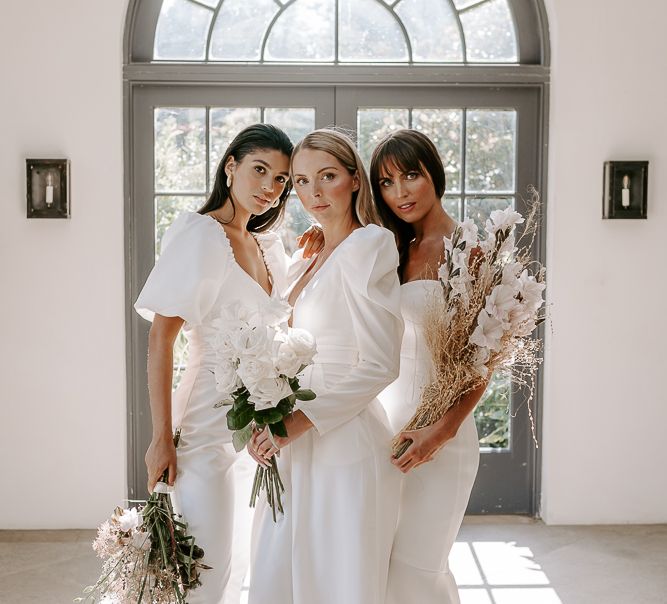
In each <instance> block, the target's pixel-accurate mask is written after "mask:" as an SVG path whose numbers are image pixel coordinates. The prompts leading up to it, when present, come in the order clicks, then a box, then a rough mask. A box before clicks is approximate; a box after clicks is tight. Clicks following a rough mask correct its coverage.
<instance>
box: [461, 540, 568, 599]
mask: <svg viewBox="0 0 667 604" xmlns="http://www.w3.org/2000/svg"><path fill="white" fill-rule="evenodd" d="M449 565H450V568H451V570H452V573H453V574H454V577H456V583H457V585H458V586H459V594H460V596H461V604H562V602H561V599H560V598H559V597H558V595H557V594H556V591H555V590H554V589H553V588H552V587H548V586H549V579H548V577H547V576H546V574H544V572H542V569H541V567H540V565H539V564H537V563H536V562H535V561H534V560H533V552H532V551H531V550H530V548H527V547H520V546H518V545H517V544H516V542H514V541H508V542H505V541H475V542H472V543H468V542H465V541H458V542H456V543H455V544H454V547H453V548H452V552H451V554H450V557H449Z"/></svg>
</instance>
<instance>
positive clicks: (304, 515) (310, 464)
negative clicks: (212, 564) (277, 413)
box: [249, 225, 403, 604]
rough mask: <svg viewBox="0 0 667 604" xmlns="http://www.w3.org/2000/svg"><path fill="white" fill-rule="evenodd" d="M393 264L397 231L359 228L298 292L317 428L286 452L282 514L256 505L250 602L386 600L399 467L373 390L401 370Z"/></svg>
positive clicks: (371, 603)
mask: <svg viewBox="0 0 667 604" xmlns="http://www.w3.org/2000/svg"><path fill="white" fill-rule="evenodd" d="M397 265H398V253H397V251H396V245H395V243H394V237H393V235H392V234H391V233H390V232H389V231H387V230H386V229H383V228H381V227H378V226H376V225H369V226H366V227H363V228H359V229H357V230H355V231H353V232H352V234H350V235H349V237H347V239H345V240H344V241H343V242H342V243H340V245H339V246H338V247H337V248H336V249H335V250H334V252H333V253H332V254H331V256H330V257H329V258H328V259H327V260H326V262H325V263H324V264H323V265H322V267H321V268H320V269H319V270H318V271H317V273H316V274H315V275H314V276H313V278H312V279H311V281H310V282H309V283H308V284H307V285H306V286H305V288H304V289H303V291H302V292H301V293H300V295H299V296H298V298H297V299H296V301H295V304H294V314H293V323H294V326H295V327H300V328H304V329H307V330H308V331H310V332H311V333H312V334H313V335H314V336H315V339H316V341H317V355H316V357H315V363H314V364H313V365H311V366H310V367H308V368H307V369H306V371H305V374H304V377H303V378H302V379H301V380H300V381H301V384H302V386H303V387H306V388H311V389H312V390H313V391H314V392H315V393H316V394H317V398H315V399H314V400H313V401H308V402H301V403H300V404H299V408H300V409H301V410H302V411H303V412H304V413H305V414H306V415H307V416H308V418H309V419H310V420H311V421H312V422H313V425H314V428H312V429H311V430H309V431H308V432H306V433H305V434H303V435H302V436H300V437H299V438H298V439H296V440H295V441H294V442H293V443H291V444H290V445H289V446H287V447H285V448H283V449H282V450H281V452H280V457H279V459H278V465H279V468H280V472H281V475H282V478H283V482H284V483H285V488H286V493H285V497H284V508H285V514H284V515H281V516H279V517H278V520H277V522H276V523H274V522H273V518H272V516H271V511H270V509H269V508H268V506H266V504H265V503H264V501H263V500H264V498H263V497H262V503H261V504H260V507H258V510H257V512H256V514H255V524H254V528H253V549H252V575H251V581H250V595H249V604H267V603H271V604H384V598H385V590H386V584H387V574H388V568H389V556H390V551H391V544H392V540H393V536H394V530H395V527H396V519H397V513H398V501H399V486H400V472H399V471H398V470H397V469H396V468H395V467H394V466H393V465H392V464H391V462H390V455H391V431H390V429H389V424H388V421H387V417H386V415H385V412H384V410H383V408H382V406H381V405H380V403H379V401H378V400H377V398H376V397H377V395H378V393H379V392H381V391H382V390H383V389H384V388H385V387H386V386H387V385H388V384H389V383H390V382H392V381H393V380H394V379H395V378H396V376H397V375H398V369H399V354H400V345H401V336H402V333H403V321H402V319H401V313H400V290H399V283H398V278H397V274H396V267H397ZM303 269H305V266H303ZM301 273H303V271H301ZM296 276H299V275H296Z"/></svg>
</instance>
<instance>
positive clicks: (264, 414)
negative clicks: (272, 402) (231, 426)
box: [254, 408, 283, 424]
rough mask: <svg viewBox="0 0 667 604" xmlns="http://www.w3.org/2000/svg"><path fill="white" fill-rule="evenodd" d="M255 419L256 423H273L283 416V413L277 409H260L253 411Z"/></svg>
mask: <svg viewBox="0 0 667 604" xmlns="http://www.w3.org/2000/svg"><path fill="white" fill-rule="evenodd" d="M254 417H255V421H256V422H257V423H258V424H275V423H276V422H279V421H280V420H282V418H283V414H282V413H281V412H280V411H278V409H275V408H271V409H262V411H255V414H254Z"/></svg>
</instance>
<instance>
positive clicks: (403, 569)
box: [380, 280, 479, 604]
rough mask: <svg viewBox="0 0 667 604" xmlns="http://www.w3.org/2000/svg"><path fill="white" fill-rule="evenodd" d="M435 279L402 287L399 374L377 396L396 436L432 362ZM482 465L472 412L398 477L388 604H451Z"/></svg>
mask: <svg viewBox="0 0 667 604" xmlns="http://www.w3.org/2000/svg"><path fill="white" fill-rule="evenodd" d="M439 289H440V284H439V282H438V281H432V280H418V281H410V282H407V283H404V284H403V285H402V286H401V309H402V312H403V319H404V321H405V333H404V335H403V343H402V347H401V370H400V374H399V377H398V379H397V380H396V381H395V382H394V383H393V384H391V386H389V387H388V388H387V389H386V390H385V391H384V392H383V393H382V394H381V395H380V400H381V401H382V404H383V405H384V407H385V409H386V410H387V414H388V416H389V420H390V422H391V425H392V428H393V430H394V433H398V432H399V431H400V430H401V429H402V428H403V427H404V426H405V424H407V423H408V421H409V420H410V419H411V417H412V416H413V415H414V412H415V409H416V407H417V405H418V404H419V402H420V398H421V390H422V388H423V387H424V386H425V385H426V384H427V383H428V382H429V381H430V380H431V377H432V371H433V364H432V361H431V357H430V353H429V350H428V347H427V345H426V340H425V337H424V333H423V317H424V310H425V306H426V304H427V300H428V297H429V296H430V295H437V294H438V291H437V290H439ZM478 465H479V442H478V438H477V428H476V426H475V420H474V417H473V415H472V414H470V415H469V416H468V417H467V418H466V419H465V420H464V421H463V423H462V424H461V426H460V428H459V430H458V432H457V434H456V436H455V437H454V438H453V439H452V440H450V441H448V442H447V443H446V444H445V446H444V447H443V448H442V449H440V451H439V452H438V453H437V454H436V456H435V457H434V458H433V459H432V460H431V461H429V462H427V463H425V464H422V465H421V466H419V467H417V468H415V469H412V470H410V471H409V472H408V473H407V474H406V475H405V477H404V479H403V484H402V488H401V505H400V512H399V521H398V527H397V531H396V538H395V541H394V547H393V551H392V555H391V566H390V569H389V585H388V588H387V604H406V603H412V602H419V604H454V603H457V602H459V596H458V590H457V587H456V581H455V580H454V577H453V575H452V573H451V572H450V570H449V564H448V557H449V552H450V550H451V548H452V545H453V544H454V541H455V540H456V535H457V534H458V531H459V528H460V526H461V522H462V520H463V516H464V514H465V510H466V507H467V505H468V499H469V498H470V492H471V490H472V486H473V483H474V482H475V476H476V474H477V467H478Z"/></svg>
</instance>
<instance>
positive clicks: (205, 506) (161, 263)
mask: <svg viewBox="0 0 667 604" xmlns="http://www.w3.org/2000/svg"><path fill="white" fill-rule="evenodd" d="M255 237H256V240H257V242H258V245H259V246H260V248H261V250H262V252H263V256H264V260H265V262H266V265H267V268H268V270H269V272H270V274H271V277H272V282H273V290H272V296H279V295H280V294H281V293H283V292H284V288H285V285H286V276H287V275H286V271H287V263H286V256H285V251H284V248H283V246H282V243H281V241H280V239H279V237H278V236H277V235H276V234H274V233H270V232H269V233H263V234H258V235H256V236H255ZM269 299H270V296H269V294H267V293H266V291H265V290H264V289H263V288H262V287H261V286H260V285H259V283H257V282H256V281H255V280H254V279H252V278H251V277H250V275H248V274H247V273H246V272H245V271H244V270H243V269H242V268H241V266H240V265H239V264H238V263H237V262H236V260H235V259H234V253H233V251H232V247H231V244H230V242H229V240H228V238H227V235H226V233H225V230H224V229H223V228H222V226H221V225H220V224H219V223H218V222H217V221H216V220H215V219H214V218H212V217H210V216H206V215H201V214H196V213H191V212H186V213H184V214H181V215H180V216H179V217H178V218H177V219H176V220H175V221H174V223H173V224H172V225H171V227H170V228H169V229H168V231H167V232H166V233H165V235H164V238H163V241H162V250H161V254H160V257H159V259H158V261H157V262H156V264H155V267H154V268H153V270H152V271H151V273H150V275H149V277H148V280H147V281H146V284H145V285H144V287H143V289H142V291H141V294H140V295H139V298H138V299H137V301H136V303H135V308H136V310H137V312H139V314H140V315H141V316H143V317H144V318H146V319H148V320H152V318H153V315H154V314H155V313H158V314H160V315H163V316H166V317H181V318H182V319H184V320H185V324H184V326H183V330H184V333H185V335H186V337H187V339H188V345H189V350H188V362H187V367H186V369H185V372H184V374H183V376H182V379H181V382H180V384H179V387H178V389H177V390H176V392H175V394H174V397H173V404H172V421H173V426H174V428H176V427H179V426H180V427H181V441H180V444H179V446H178V448H177V450H176V454H177V476H176V482H175V485H174V493H173V500H174V506H175V509H176V511H177V512H179V513H180V514H182V515H183V518H184V520H185V521H186V522H187V523H188V528H189V532H190V534H192V535H194V536H195V538H196V541H197V543H198V544H199V545H201V547H203V548H204V551H205V558H204V560H203V561H204V562H205V563H206V564H208V565H210V566H212V567H213V568H212V569H211V570H205V571H202V574H201V581H202V585H201V587H198V588H197V589H194V590H193V591H192V592H191V593H190V594H189V595H188V604H238V602H239V601H240V591H241V582H242V580H243V577H244V575H245V572H246V569H247V565H248V559H249V549H250V527H251V515H250V512H249V508H248V501H249V497H250V488H251V483H252V477H253V475H254V462H252V460H250V457H249V456H248V455H247V453H243V454H237V453H236V452H235V451H234V448H233V446H232V445H231V432H230V431H229V429H228V428H227V419H226V408H225V407H223V408H218V409H216V408H214V405H215V404H216V403H217V402H219V401H220V400H222V399H224V398H225V394H224V393H220V392H218V391H217V390H216V384H215V378H214V375H213V372H212V368H213V366H214V363H215V351H214V350H213V348H212V347H211V345H210V343H209V340H210V338H211V337H212V336H214V335H215V329H214V328H213V327H212V322H213V320H214V319H215V318H217V317H218V315H219V314H220V311H221V309H222V308H223V307H224V306H226V305H228V304H234V303H241V304H243V305H245V306H250V307H252V308H258V307H261V306H262V305H263V304H266V303H267V301H268V300H269ZM235 483H236V485H235ZM235 487H236V491H237V495H236V502H235ZM235 507H236V511H237V513H236V515H235V513H234V509H235ZM232 544H233V546H232ZM230 577H231V578H230Z"/></svg>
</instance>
